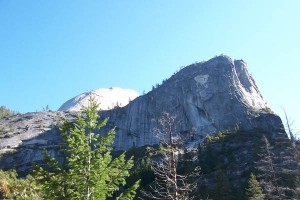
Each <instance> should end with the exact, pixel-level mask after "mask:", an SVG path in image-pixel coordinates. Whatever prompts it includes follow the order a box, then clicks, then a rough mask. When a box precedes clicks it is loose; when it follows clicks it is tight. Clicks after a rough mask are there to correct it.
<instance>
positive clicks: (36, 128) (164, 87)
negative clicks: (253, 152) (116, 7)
mask: <svg viewBox="0 0 300 200" xmlns="http://www.w3.org/2000/svg"><path fill="white" fill-rule="evenodd" d="M62 107H64V106H62ZM163 112H168V113H170V114H171V115H176V117H177V120H178V122H179V123H178V127H177V128H178V130H177V131H178V132H180V133H181V134H182V136H183V137H185V138H186V141H187V143H189V144H187V145H191V146H193V145H197V143H198V142H199V141H201V138H203V137H204V136H205V135H206V134H212V133H214V132H217V131H222V130H239V131H247V130H253V129H261V130H263V131H265V132H268V133H270V134H276V132H277V131H278V130H280V129H282V128H283V125H282V122H281V119H280V118H279V117H278V116H277V115H275V114H272V113H271V112H270V110H269V108H268V107H267V105H266V102H265V101H264V100H263V98H262V95H261V94H260V92H259V90H258V87H257V86H256V84H255V81H254V79H253V78H252V76H251V74H250V73H249V72H248V69H247V65H246V63H245V62H244V61H242V60H232V59H231V58H229V57H227V56H219V57H215V58H213V59H211V60H209V61H207V62H202V63H196V64H192V65H189V66H187V67H185V68H183V69H182V70H180V71H179V72H178V73H176V74H174V75H173V76H172V77H170V78H169V79H167V80H166V81H164V82H163V83H162V84H161V85H158V87H156V88H154V89H153V90H152V91H150V92H148V93H147V94H145V95H143V96H140V97H137V98H136V99H134V100H132V101H131V102H130V103H129V104H128V105H127V106H125V107H116V108H114V109H112V110H107V111H100V115H101V116H102V117H109V118H110V120H109V126H107V127H106V128H104V129H103V131H106V130H107V129H109V128H112V127H114V126H116V127H117V129H116V131H117V134H116V139H115V144H114V147H115V149H116V150H119V149H124V150H126V149H129V148H131V147H132V146H133V145H135V146H144V145H147V144H150V145H151V144H156V143H157V142H158V140H157V138H156V137H155V135H154V133H153V129H154V128H156V127H157V126H158V124H159V123H158V119H159V118H160V117H161V116H162V113H163ZM60 116H65V117H67V118H69V119H74V117H75V116H76V112H66V111H64V112H61V111H60V112H44V113H27V114H24V115H16V116H13V117H10V118H5V119H2V120H0V138H1V139H0V154H1V155H0V156H1V158H0V168H17V169H18V170H19V171H23V170H24V171H26V169H28V166H29V165H30V162H31V161H38V160H40V159H41V152H42V149H43V148H46V149H47V150H49V151H50V153H51V154H52V155H56V153H57V149H58V144H59V141H60V133H59V131H58V128H57V127H59V123H60ZM105 129H106V130H105ZM191 137H193V139H196V140H194V141H193V143H192V144H191V142H189V141H190V139H191Z"/></svg>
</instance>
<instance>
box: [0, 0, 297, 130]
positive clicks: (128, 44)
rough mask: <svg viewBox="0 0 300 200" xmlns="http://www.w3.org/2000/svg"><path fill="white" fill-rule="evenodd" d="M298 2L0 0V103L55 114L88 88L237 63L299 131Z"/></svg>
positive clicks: (140, 83) (135, 84)
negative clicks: (217, 62) (214, 61)
mask: <svg viewBox="0 0 300 200" xmlns="http://www.w3.org/2000/svg"><path fill="white" fill-rule="evenodd" d="M299 10H300V1H299V0H294V1H292V0H270V1H268V0H263V1H261V0H251V1H249V0H223V1H222V0H203V1H202V0H201V1H199V0H195V1H189V0H185V1H182V0H177V1H176V0H131V1H126V0H119V1H115V0H103V1H101V0H97V1H96V0H94V1H89V0H81V1H76V0H68V1H67V0H48V1H47V0H44V1H38V0H27V1H24V0H0V69H1V72H0V75H1V79H0V105H5V106H7V107H9V108H10V109H13V110H16V111H20V112H31V111H36V110H42V109H43V108H44V107H46V105H49V107H50V109H52V110H56V109H58V108H59V107H60V105H61V104H63V103H64V102H65V101H66V100H68V99H70V98H72V97H74V96H76V95H78V94H80V93H82V92H86V91H89V90H92V89H96V88H105V87H112V86H118V87H122V88H131V89H134V90H136V91H137V92H138V93H140V94H142V93H143V91H144V90H145V91H146V92H147V91H149V90H150V89H151V87H152V85H155V84H156V83H160V82H161V81H162V80H163V79H165V78H168V77H170V76H171V75H172V74H173V73H174V72H175V71H176V70H178V69H179V68H180V67H181V66H186V65H189V64H191V63H194V62H195V61H204V60H209V59H210V58H212V57H214V56H216V55H220V54H225V55H228V56H230V57H232V58H233V59H243V60H244V61H246V62H247V64H248V67H249V70H250V72H251V73H252V75H253V77H254V78H255V80H256V83H257V85H258V87H259V88H260V91H261V93H262V95H263V97H264V99H265V100H266V101H267V102H268V104H269V107H271V109H272V110H274V111H275V112H276V113H278V114H281V113H282V111H281V106H283V107H284V108H285V109H286V111H287V113H288V115H289V116H290V118H291V119H293V120H294V121H295V129H296V130H300V114H299V111H300V103H299V99H300V93H299V86H300V85H299V76H300V69H299V68H300V66H299V63H300V62H299V60H300V55H299V54H300V11H299Z"/></svg>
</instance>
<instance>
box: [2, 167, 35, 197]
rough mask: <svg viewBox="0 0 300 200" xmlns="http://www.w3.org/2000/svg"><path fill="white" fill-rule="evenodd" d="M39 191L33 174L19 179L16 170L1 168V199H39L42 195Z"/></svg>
mask: <svg viewBox="0 0 300 200" xmlns="http://www.w3.org/2000/svg"><path fill="white" fill-rule="evenodd" d="M38 191H39V188H38V187H37V185H36V182H35V180H34V178H33V177H32V176H30V175H28V176H27V177H26V178H24V179H21V178H19V179H18V178H17V172H16V171H14V170H10V171H2V170H0V199H16V200H39V199H41V197H40V196H39V193H38Z"/></svg>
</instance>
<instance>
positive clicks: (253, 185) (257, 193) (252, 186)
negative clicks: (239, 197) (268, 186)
mask: <svg viewBox="0 0 300 200" xmlns="http://www.w3.org/2000/svg"><path fill="white" fill-rule="evenodd" d="M246 195H247V197H248V199H249V200H262V199H264V197H265V195H264V194H263V191H262V188H261V186H260V184H259V182H258V181H257V179H256V176H255V175H254V174H253V173H251V174H250V178H249V181H248V188H246Z"/></svg>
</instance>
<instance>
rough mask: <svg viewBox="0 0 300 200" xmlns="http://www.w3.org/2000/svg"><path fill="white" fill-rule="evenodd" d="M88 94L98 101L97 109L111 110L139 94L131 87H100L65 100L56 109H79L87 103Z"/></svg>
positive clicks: (123, 104) (125, 103) (122, 105)
mask: <svg viewBox="0 0 300 200" xmlns="http://www.w3.org/2000/svg"><path fill="white" fill-rule="evenodd" d="M89 95H92V96H93V97H95V100H96V101H97V102H98V103H99V110H111V109H113V108H115V107H124V106H126V105H127V104H128V103H129V102H130V101H132V100H134V99H135V98H136V97H138V96H139V94H138V93H137V92H136V91H134V90H131V89H123V88H119V87H111V88H100V89H96V90H92V91H90V92H85V93H82V94H80V95H78V96H76V97H73V98H72V99H70V100H68V101H67V102H65V103H64V104H63V105H62V106H61V107H60V108H59V109H58V111H80V109H81V108H82V106H85V107H86V106H87V105H88V99H89Z"/></svg>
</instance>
